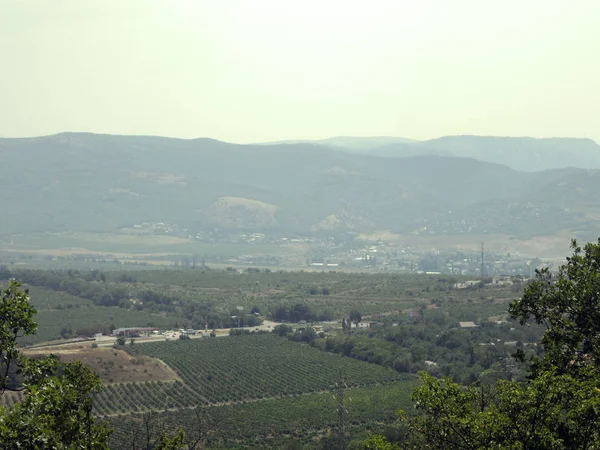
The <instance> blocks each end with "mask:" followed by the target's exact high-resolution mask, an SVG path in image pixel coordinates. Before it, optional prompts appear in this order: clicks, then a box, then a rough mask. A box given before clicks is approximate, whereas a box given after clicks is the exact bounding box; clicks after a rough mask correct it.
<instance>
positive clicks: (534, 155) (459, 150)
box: [271, 136, 600, 172]
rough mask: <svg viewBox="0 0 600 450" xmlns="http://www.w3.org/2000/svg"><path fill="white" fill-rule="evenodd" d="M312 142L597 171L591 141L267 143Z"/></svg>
mask: <svg viewBox="0 0 600 450" xmlns="http://www.w3.org/2000/svg"><path fill="white" fill-rule="evenodd" d="M300 142H301V143H314V144H318V145H324V146H327V147H330V148H333V149H336V150H342V151H346V152H351V153H364V154H368V155H373V156H385V157H394V158H402V157H407V156H418V155H443V156H459V157H467V158H475V159H479V160H481V161H487V162H493V163H497V164H504V165H507V166H509V167H511V168H513V169H516V170H520V171H526V172H535V171H540V170H547V169H560V168H565V167H579V168H584V169H600V146H599V145H598V144H597V143H596V142H594V141H593V140H591V139H575V138H546V139H535V138H531V137H501V136H444V137H440V138H437V139H431V140H427V141H415V140H411V139H406V138H397V137H372V138H364V137H334V138H329V139H323V140H316V141H308V140H305V141H280V142H274V143H271V144H293V143H300Z"/></svg>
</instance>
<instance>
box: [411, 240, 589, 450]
mask: <svg viewBox="0 0 600 450" xmlns="http://www.w3.org/2000/svg"><path fill="white" fill-rule="evenodd" d="M572 247H573V250H574V252H573V255H572V256H571V257H569V258H567V263H566V264H565V265H563V266H562V267H561V268H560V269H559V270H558V272H557V274H555V275H554V274H552V273H551V272H550V271H549V270H548V269H542V270H539V271H536V277H535V280H534V281H533V282H531V283H530V285H529V286H527V288H526V289H525V292H524V295H523V297H522V298H521V299H519V300H515V301H514V302H513V303H512V304H511V306H510V309H509V312H510V314H511V316H512V317H513V318H518V319H519V320H520V321H521V323H522V324H527V323H528V322H529V321H530V320H531V319H533V320H534V321H535V322H537V323H540V324H545V325H546V327H547V330H546V332H545V334H544V337H543V340H542V343H543V345H544V351H545V353H544V356H543V357H542V358H537V357H535V356H534V357H530V358H529V359H527V358H526V356H525V354H524V353H523V352H522V351H521V352H518V355H517V357H518V358H519V359H521V360H523V361H525V360H528V361H529V362H530V364H531V369H532V370H531V375H530V378H529V380H528V381H527V382H525V383H519V382H515V381H499V382H498V383H497V384H495V385H494V386H489V387H484V386H470V387H467V388H465V387H463V386H460V385H458V384H456V383H453V382H452V381H451V380H450V379H443V380H437V379H435V378H433V377H431V376H429V375H426V374H422V375H421V377H422V380H423V385H422V386H421V387H419V388H417V389H416V390H415V392H414V394H413V399H414V400H415V407H416V409H417V410H418V411H420V412H421V415H420V416H418V417H417V418H415V419H414V420H413V422H412V426H413V429H414V430H416V431H417V434H418V436H419V439H420V442H419V443H418V444H417V445H416V447H418V448H429V449H472V450H475V449H522V450H542V449H553V450H558V449H589V450H591V449H598V448H600V358H599V355H600V240H599V241H598V243H597V244H592V243H590V244H587V245H586V246H585V247H584V248H583V249H582V248H581V247H579V246H578V245H577V243H576V242H575V241H573V242H572Z"/></svg>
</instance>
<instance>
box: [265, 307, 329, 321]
mask: <svg viewBox="0 0 600 450" xmlns="http://www.w3.org/2000/svg"><path fill="white" fill-rule="evenodd" d="M269 315H270V317H272V318H273V320H275V321H277V322H292V323H298V322H302V321H305V322H324V321H329V320H333V319H334V318H335V316H334V315H333V313H332V312H331V311H315V310H313V309H311V308H310V306H308V305H307V304H305V303H296V304H294V305H279V306H276V307H274V308H272V309H271V311H270V312H269Z"/></svg>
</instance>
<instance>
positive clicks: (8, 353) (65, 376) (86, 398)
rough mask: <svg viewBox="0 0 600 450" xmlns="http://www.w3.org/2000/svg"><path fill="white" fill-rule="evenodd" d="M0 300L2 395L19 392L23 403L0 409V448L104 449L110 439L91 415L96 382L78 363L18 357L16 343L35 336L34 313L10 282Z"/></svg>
mask: <svg viewBox="0 0 600 450" xmlns="http://www.w3.org/2000/svg"><path fill="white" fill-rule="evenodd" d="M1 294H2V295H1V298H0V358H1V359H0V367H1V368H2V373H3V374H4V376H3V379H2V393H4V392H5V391H6V390H12V391H22V392H23V393H24V400H23V401H22V402H21V403H20V404H18V405H16V406H14V407H12V408H0V443H1V448H11V449H13V448H14V449H17V448H24V449H57V450H62V449H65V450H67V449H86V450H104V449H107V448H108V446H107V439H108V436H109V434H110V431H109V429H108V428H107V426H106V425H105V424H97V423H96V421H95V419H94V417H93V415H92V407H93V394H95V393H96V392H98V391H99V390H100V389H101V388H102V385H101V383H100V379H99V378H98V376H97V375H96V374H94V373H93V372H92V371H91V370H90V369H89V368H88V367H86V366H84V365H83V364H81V363H80V362H74V363H69V364H64V365H63V364H61V363H60V362H59V360H58V358H56V357H55V356H50V357H47V358H43V359H37V360H30V359H27V358H25V357H24V356H23V355H22V354H20V353H19V351H18V349H17V347H16V345H17V338H18V337H21V336H26V335H30V334H33V333H35V331H36V329H37V325H36V324H35V322H34V321H33V316H34V314H35V309H34V308H33V306H32V305H31V304H30V302H29V295H28V293H27V291H26V290H23V289H21V285H20V284H19V283H17V282H15V281H10V282H9V285H8V287H7V288H6V289H5V290H4V291H2V293H1Z"/></svg>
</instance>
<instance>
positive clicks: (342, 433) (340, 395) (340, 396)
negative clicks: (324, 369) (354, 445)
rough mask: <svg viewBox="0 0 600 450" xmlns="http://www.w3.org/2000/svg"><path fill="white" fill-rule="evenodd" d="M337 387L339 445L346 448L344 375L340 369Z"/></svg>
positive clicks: (342, 449) (342, 448)
mask: <svg viewBox="0 0 600 450" xmlns="http://www.w3.org/2000/svg"><path fill="white" fill-rule="evenodd" d="M337 387H338V389H337V392H336V397H337V401H338V404H337V410H338V411H337V412H338V428H339V429H338V433H339V438H338V439H339V447H338V448H340V449H341V450H346V449H347V448H348V443H347V442H346V409H345V408H344V377H343V375H342V371H341V369H340V381H339V382H338V386H337Z"/></svg>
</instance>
